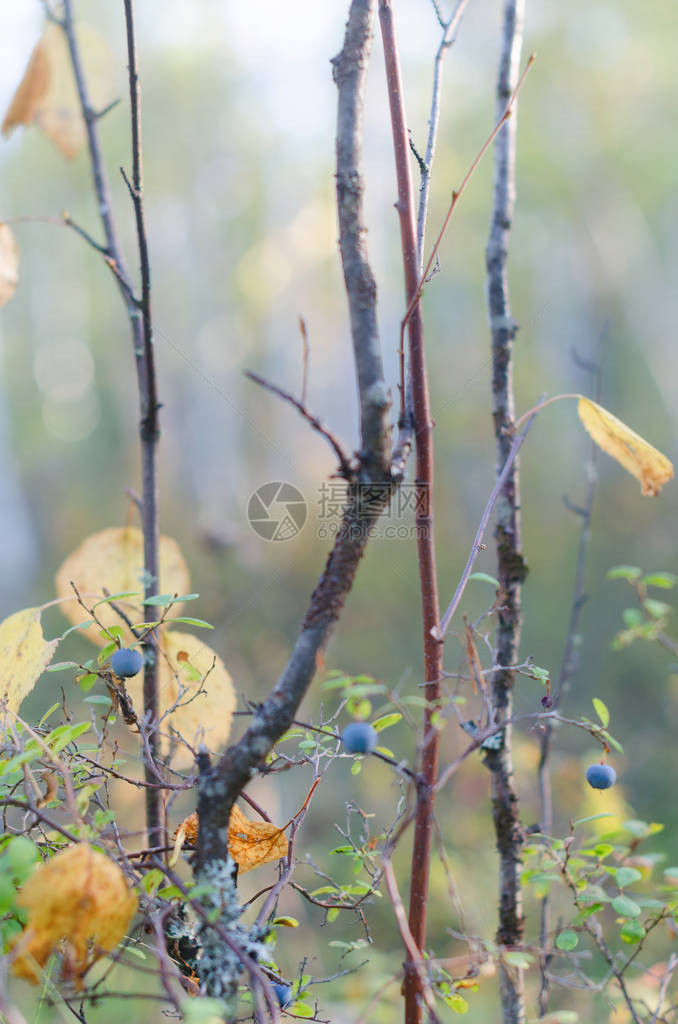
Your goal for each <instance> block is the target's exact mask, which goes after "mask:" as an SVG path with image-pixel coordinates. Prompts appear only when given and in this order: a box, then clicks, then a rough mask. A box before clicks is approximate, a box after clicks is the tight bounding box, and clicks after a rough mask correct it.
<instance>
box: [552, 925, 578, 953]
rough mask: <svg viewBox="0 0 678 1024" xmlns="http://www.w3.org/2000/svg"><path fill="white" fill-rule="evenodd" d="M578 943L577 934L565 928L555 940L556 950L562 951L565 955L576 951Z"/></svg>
mask: <svg viewBox="0 0 678 1024" xmlns="http://www.w3.org/2000/svg"><path fill="white" fill-rule="evenodd" d="M578 943H579V936H578V935H577V933H576V932H573V931H572V930H571V929H569V928H567V929H566V930H565V931H564V932H561V933H560V934H559V936H558V938H557V939H556V948H557V949H562V950H563V952H565V953H569V952H570V950H572V949H576V947H577V945H578Z"/></svg>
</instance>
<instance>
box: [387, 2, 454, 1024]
mask: <svg viewBox="0 0 678 1024" xmlns="http://www.w3.org/2000/svg"><path fill="white" fill-rule="evenodd" d="M379 21H380V24H381V34H382V40H383V46H384V57H385V61H386V79H387V84H388V95H389V104H390V109H391V125H392V129H393V145H394V149H395V163H396V175H397V181H398V202H397V210H398V215H399V218H400V238H401V246H402V253H403V266H404V270H405V290H406V298H407V302H408V304H409V305H408V308H409V309H410V315H409V317H408V324H407V327H408V345H409V360H410V373H411V380H412V407H413V413H414V436H415V443H416V457H417V468H416V474H417V476H416V489H417V501H416V508H417V511H416V526H417V554H418V560H419V582H420V592H421V610H422V626H423V637H424V667H425V682H426V690H425V693H426V698H427V700H428V701H429V707H428V708H427V710H426V713H425V722H424V744H423V749H422V754H421V758H422V764H421V782H420V784H419V786H418V787H417V815H416V823H415V831H414V842H413V852H412V883H411V887H410V911H409V931H410V933H411V935H412V939H413V941H414V942H415V943H416V946H417V949H418V950H419V951H420V953H421V952H423V950H424V945H425V942H426V904H427V897H428V882H429V868H430V859H431V839H432V818H433V789H434V786H435V782H436V777H437V774H438V747H439V736H438V733H437V731H436V730H435V729H434V728H432V714H433V707H434V705H433V702H434V701H435V700H437V698H438V697H439V695H440V679H441V677H442V670H443V665H442V655H443V646H442V642H441V641H440V640H438V639H437V636H438V627H439V621H440V609H439V604H438V584H437V579H436V568H435V540H434V533H433V470H434V467H433V423H432V420H431V409H430V400H429V386H428V375H427V369H426V353H425V349H424V330H423V321H422V316H421V304H420V302H419V293H420V283H419V254H418V247H417V229H416V220H415V204H414V194H413V189H412V178H411V174H410V163H409V160H410V156H409V141H408V135H407V125H406V120H405V106H404V102H403V94H402V82H401V75H400V61H399V56H398V48H397V42H396V35H395V26H394V22H393V10H392V6H391V2H390V0H380V2H379ZM402 345H403V338H402V337H401V349H402ZM401 358H403V356H402V354H401ZM403 376H404V375H403ZM401 387H404V380H403V379H401ZM404 993H405V1021H406V1024H419V1022H420V1021H421V1014H422V998H423V995H424V993H423V990H422V979H421V975H420V973H419V971H418V969H417V968H416V967H415V965H414V964H413V963H411V962H408V963H407V964H406V965H405V981H404Z"/></svg>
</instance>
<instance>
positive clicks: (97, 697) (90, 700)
mask: <svg viewBox="0 0 678 1024" xmlns="http://www.w3.org/2000/svg"><path fill="white" fill-rule="evenodd" d="M85 703H86V704H107V705H108V706H109V707H110V706H111V698H110V697H109V696H107V695H106V694H103V693H95V694H93V695H92V696H91V697H85Z"/></svg>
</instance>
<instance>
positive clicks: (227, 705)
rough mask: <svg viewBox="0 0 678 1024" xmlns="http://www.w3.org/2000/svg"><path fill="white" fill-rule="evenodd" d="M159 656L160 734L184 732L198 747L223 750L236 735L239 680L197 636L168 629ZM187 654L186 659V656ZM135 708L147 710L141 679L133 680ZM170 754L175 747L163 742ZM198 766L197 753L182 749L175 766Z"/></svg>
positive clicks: (178, 750)
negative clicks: (236, 681) (235, 684)
mask: <svg viewBox="0 0 678 1024" xmlns="http://www.w3.org/2000/svg"><path fill="white" fill-rule="evenodd" d="M159 643H160V651H159V654H158V708H159V714H160V716H164V718H163V720H162V722H161V725H160V732H161V734H163V735H166V734H168V733H169V732H170V730H171V731H172V732H175V733H179V734H180V735H181V736H183V738H184V739H185V740H187V741H188V743H190V744H191V745H192V746H195V745H196V744H197V743H204V744H205V746H206V747H207V748H208V750H210V751H212V752H217V751H220V750H222V749H223V747H224V746H225V745H226V741H227V739H228V737H229V734H230V731H231V723H232V720H233V712H234V711H235V704H236V697H235V690H234V688H233V681H232V680H231V676H230V674H229V672H228V669H227V668H226V666H225V665H224V663H223V661H222V660H221V658H220V657H219V655H218V654H216V652H215V651H213V650H212V648H211V647H208V645H207V644H205V643H203V641H202V640H201V639H200V638H199V637H197V636H194V635H193V634H192V633H182V632H179V631H178V630H174V629H168V630H166V631H164V632H161V634H160V639H159ZM182 655H186V657H182ZM127 690H128V692H129V694H130V696H131V697H132V700H133V702H134V706H135V708H136V709H137V711H139V710H140V709H141V707H142V695H143V681H142V678H141V675H139V676H135V678H134V679H130V680H128V682H127ZM161 746H163V747H164V753H168V752H169V743H168V742H167V741H166V740H165V739H164V738H163V739H162V740H161ZM192 763H193V755H192V753H191V751H190V750H189V749H188V748H187V747H185V746H183V745H182V744H180V745H178V746H177V748H176V751H175V753H174V756H173V764H175V765H189V764H192Z"/></svg>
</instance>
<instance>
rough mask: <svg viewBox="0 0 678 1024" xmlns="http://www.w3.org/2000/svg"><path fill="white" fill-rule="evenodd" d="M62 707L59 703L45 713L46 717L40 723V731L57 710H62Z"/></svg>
mask: <svg viewBox="0 0 678 1024" xmlns="http://www.w3.org/2000/svg"><path fill="white" fill-rule="evenodd" d="M60 707H61V704H59V703H58V702H57V703H56V704H52V706H51V708H49V709H48V710H47V711H45V713H44V715H43V716H42V718H41V719H40V721H39V722H38V729H40V728H42V726H43V725H44V724H45V722H46V721H47V719H48V718H49V716H50V715H53V714H54V712H55V711H56V710H57V708H60Z"/></svg>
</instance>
